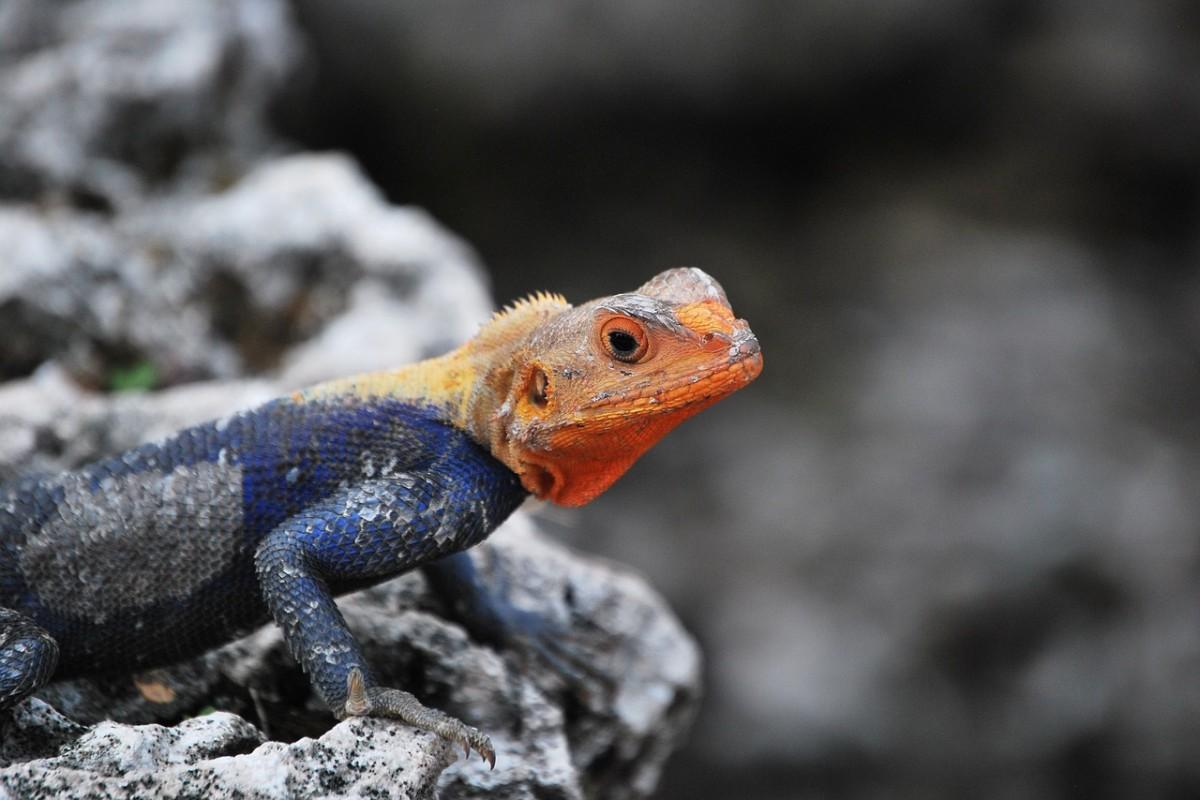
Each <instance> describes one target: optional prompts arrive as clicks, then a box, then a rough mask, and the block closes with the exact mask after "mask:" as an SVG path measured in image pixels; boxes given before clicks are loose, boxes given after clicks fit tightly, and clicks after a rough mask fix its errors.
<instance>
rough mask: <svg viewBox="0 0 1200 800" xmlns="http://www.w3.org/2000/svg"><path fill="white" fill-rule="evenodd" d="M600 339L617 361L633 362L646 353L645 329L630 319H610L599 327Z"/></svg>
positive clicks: (639, 359) (640, 358)
mask: <svg viewBox="0 0 1200 800" xmlns="http://www.w3.org/2000/svg"><path fill="white" fill-rule="evenodd" d="M600 339H601V341H603V342H604V347H605V349H606V350H607V351H608V354H609V355H611V356H612V357H613V358H615V359H617V360H618V361H625V362H627V363H633V362H635V361H641V360H642V358H643V357H644V356H645V355H646V350H647V347H648V341H647V338H646V331H645V330H644V329H643V328H642V326H641V325H638V324H637V323H636V322H634V321H633V320H631V319H627V318H624V317H622V318H618V319H610V320H608V321H607V322H605V323H604V325H603V327H601V329H600Z"/></svg>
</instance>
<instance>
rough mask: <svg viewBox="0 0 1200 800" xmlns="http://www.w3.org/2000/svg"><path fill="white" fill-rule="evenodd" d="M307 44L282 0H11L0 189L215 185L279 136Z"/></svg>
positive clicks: (99, 190) (120, 202) (0, 77)
mask: <svg viewBox="0 0 1200 800" xmlns="http://www.w3.org/2000/svg"><path fill="white" fill-rule="evenodd" d="M298 55H299V50H298V45H297V41H296V39H295V34H294V32H293V29H292V27H291V25H290V23H289V20H288V10H287V6H286V4H285V3H283V2H282V1H281V0H251V1H250V2H242V1H241V0H216V1H215V2H210V3H197V2H192V1H191V0H136V1H135V2H122V3H106V2H103V0H78V1H77V2H63V3H42V2H38V0H12V2H9V3H6V4H5V6H4V8H3V9H2V10H0V66H2V68H0V108H3V109H4V113H3V114H0V196H7V197H23V198H38V197H41V198H55V197H59V198H62V199H65V200H67V201H69V202H75V203H80V202H82V203H83V204H84V205H86V206H88V207H92V208H100V209H102V210H111V209H114V208H127V207H129V206H131V205H136V204H138V203H140V202H141V201H142V200H143V196H144V194H145V192H147V191H151V190H154V189H156V188H157V187H159V186H161V185H164V184H172V185H179V184H183V183H189V184H194V185H195V186H196V188H203V187H211V186H215V185H219V184H220V183H221V182H223V181H227V180H228V179H229V177H230V176H231V175H234V176H235V175H236V174H238V172H239V171H240V170H241V168H242V167H243V166H244V165H245V164H247V163H249V162H250V161H251V160H254V159H255V158H257V157H259V156H260V155H261V154H262V153H263V152H264V151H266V150H268V149H269V148H271V147H277V146H278V145H277V144H274V143H273V141H272V139H271V137H270V134H269V132H268V129H267V125H266V114H267V110H268V106H269V103H270V100H271V97H272V96H273V95H274V94H275V93H276V92H278V91H279V90H280V88H281V87H282V85H283V83H284V81H285V79H286V78H287V77H288V76H289V75H290V74H291V73H292V71H293V68H294V66H295V61H296V59H297V57H298Z"/></svg>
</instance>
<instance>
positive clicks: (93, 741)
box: [0, 700, 453, 800]
mask: <svg viewBox="0 0 1200 800" xmlns="http://www.w3.org/2000/svg"><path fill="white" fill-rule="evenodd" d="M17 714H18V720H17V721H16V722H15V724H19V725H20V726H21V727H22V729H23V730H24V731H25V732H26V733H29V732H30V731H31V730H35V729H36V730H41V729H46V730H53V729H54V728H56V727H64V726H70V724H71V723H69V722H68V721H66V720H64V719H63V718H62V717H61V716H60V715H58V714H57V712H55V711H54V710H53V709H52V708H51V707H50V706H48V705H46V704H44V703H41V702H40V701H38V700H31V701H29V703H27V704H26V705H25V706H24V707H23V708H21V709H19V710H18V712H17ZM452 757H453V755H452V754H451V753H450V752H449V748H448V747H441V746H437V745H434V746H428V745H427V744H426V743H424V742H421V741H420V740H419V739H416V738H414V737H405V736H403V734H402V733H401V732H399V731H397V730H395V729H394V728H389V727H388V726H385V725H381V724H380V723H378V722H377V721H374V720H363V719H360V720H350V721H348V722H345V723H342V724H341V725H338V726H337V727H335V728H333V729H332V730H330V731H329V732H328V733H327V734H325V735H324V736H322V737H321V738H320V739H316V740H313V739H301V740H299V741H296V742H293V743H291V744H283V743H281V742H264V741H263V737H262V734H261V733H259V732H258V730H256V729H255V728H254V726H253V725H251V724H250V723H248V722H246V721H245V720H244V719H242V718H240V717H238V716H236V715H234V714H229V713H225V712H221V711H216V712H213V713H211V714H207V715H205V716H201V717H194V718H191V719H187V720H184V721H183V722H181V723H179V724H178V725H175V726H173V727H163V726H161V725H124V724H121V723H117V722H101V723H99V724H97V725H95V726H93V727H91V728H89V729H87V730H85V731H82V732H80V733H78V734H77V735H76V736H75V737H73V738H72V739H71V740H70V741H69V742H66V743H64V744H61V745H60V746H59V748H58V751H57V753H55V754H54V755H50V756H47V757H43V758H38V759H34V760H29V761H19V762H17V763H13V764H10V765H9V766H6V767H4V768H2V769H0V796H3V797H14V798H29V797H61V798H130V797H157V798H177V797H178V798H182V797H242V798H255V799H256V800H258V799H259V798H264V799H265V798H289V797H302V798H307V797H335V798H336V797H364V796H367V797H397V798H425V797H431V796H432V794H433V789H434V786H435V785H436V781H437V778H438V775H439V774H440V773H441V771H442V770H443V769H444V768H445V765H446V763H447V762H448V761H449V760H450V759H451V758H452Z"/></svg>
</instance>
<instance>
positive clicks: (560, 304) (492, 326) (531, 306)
mask: <svg viewBox="0 0 1200 800" xmlns="http://www.w3.org/2000/svg"><path fill="white" fill-rule="evenodd" d="M570 307H571V304H570V303H568V302H567V298H565V297H563V296H562V295H561V294H552V293H550V292H534V293H533V294H531V295H529V296H527V297H522V298H520V299H519V300H514V301H513V302H511V303H509V304H508V305H506V306H505V307H504V308H502V309H500V310H499V311H497V312H496V313H494V314H492V318H491V319H489V320H488V321H487V322H486V323H484V325H483V328H482V329H481V330H480V331H479V336H478V337H477V338H478V339H479V340H484V341H489V342H502V341H503V340H505V339H509V338H512V337H513V336H515V335H517V334H518V333H520V332H523V331H527V330H528V329H529V328H531V327H532V326H533V325H536V324H538V323H539V322H541V321H543V320H545V319H548V318H550V317H552V316H555V315H557V314H560V313H561V312H563V311H565V310H566V309H568V308H570Z"/></svg>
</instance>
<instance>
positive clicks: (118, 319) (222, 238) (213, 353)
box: [0, 155, 490, 386]
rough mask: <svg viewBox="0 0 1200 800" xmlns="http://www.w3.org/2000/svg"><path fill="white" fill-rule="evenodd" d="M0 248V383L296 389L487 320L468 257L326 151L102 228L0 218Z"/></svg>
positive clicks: (32, 217) (44, 217)
mask: <svg viewBox="0 0 1200 800" xmlns="http://www.w3.org/2000/svg"><path fill="white" fill-rule="evenodd" d="M0 241H3V242H5V244H6V247H7V251H8V254H9V257H8V261H7V263H6V269H4V270H3V271H0V310H2V311H3V313H2V314H0V364H2V365H3V367H2V368H0V377H13V376H16V375H20V374H26V373H28V372H29V371H30V370H32V369H33V368H34V367H36V365H37V364H39V363H41V362H42V361H44V360H46V359H49V358H56V359H58V360H59V361H60V363H61V364H62V365H63V366H64V367H65V368H66V369H68V370H69V371H70V372H71V373H72V374H73V375H74V376H75V378H76V380H79V381H82V382H85V383H89V384H92V385H104V384H106V383H107V382H108V381H110V380H111V376H112V375H113V374H114V373H115V372H116V371H118V370H119V369H121V368H128V367H129V366H130V365H136V364H140V363H145V364H149V365H150V366H151V367H152V369H153V372H154V375H155V376H156V380H157V381H158V382H159V383H162V384H168V385H169V384H174V383H178V382H181V381H185V380H195V379H198V378H204V377H229V376H233V375H236V374H240V373H243V372H245V371H247V370H255V371H261V370H263V369H268V368H273V367H278V368H281V369H282V371H283V375H282V380H283V381H284V383H285V384H287V385H289V386H295V385H301V384H306V383H311V382H314V381H317V380H320V379H322V378H327V377H331V376H333V375H335V374H347V373H349V372H355V371H365V370H370V369H380V368H383V367H385V366H394V365H396V364H401V363H405V362H408V361H412V360H415V359H418V358H421V357H425V356H428V355H430V354H433V353H435V352H440V351H443V350H446V349H448V348H449V346H450V345H451V344H454V343H457V342H459V341H462V340H463V339H466V338H468V337H469V336H470V335H471V334H472V333H473V332H474V331H475V329H476V326H477V325H478V323H479V322H480V321H481V320H483V319H486V317H487V314H488V313H489V312H488V310H489V308H490V301H489V299H488V296H487V293H486V290H485V288H484V285H483V281H482V278H481V275H482V272H481V270H480V268H479V267H478V264H477V261H476V258H475V256H474V254H473V252H472V251H471V250H470V248H469V247H467V246H466V245H465V244H464V243H463V242H462V241H461V240H459V239H458V238H457V237H454V236H453V235H451V234H450V233H448V232H447V231H445V230H444V229H443V228H441V227H440V226H439V225H437V223H436V222H434V221H433V220H432V219H431V218H430V217H429V216H428V215H427V214H425V213H424V212H422V211H420V210H419V209H413V208H399V207H395V206H391V205H389V204H388V203H387V202H386V201H385V200H384V199H383V198H382V197H381V196H380V195H379V193H378V192H377V191H376V190H375V189H374V188H373V187H371V186H370V184H369V183H368V182H367V181H366V179H365V178H364V177H363V175H362V174H361V172H359V170H358V169H357V168H356V167H355V166H354V165H353V163H352V162H350V161H349V160H348V159H346V158H344V157H341V156H337V155H297V156H289V157H282V158H279V159H276V160H273V161H266V162H264V163H262V164H261V165H260V166H259V167H257V168H256V169H254V170H252V171H251V172H250V173H248V174H247V175H246V176H245V177H244V178H243V179H242V180H241V181H239V182H237V183H236V184H234V185H233V186H232V187H231V188H230V189H229V190H228V191H225V192H223V193H221V194H217V195H211V196H202V197H184V198H177V199H175V200H171V201H168V200H165V199H163V200H161V201H160V202H159V203H158V204H156V205H155V206H153V207H148V208H146V209H144V210H141V211H137V212H130V213H127V214H122V215H120V216H119V217H117V218H116V219H114V220H108V219H102V218H98V217H96V216H95V215H89V214H85V213H79V212H72V211H68V210H65V209H64V210H58V211H49V212H47V211H45V210H42V209H37V208H34V207H32V206H7V207H4V206H0ZM326 323H330V324H329V325H328V327H325V326H326ZM318 332H320V334H321V336H322V337H323V338H322V340H321V341H316V340H314V341H312V342H308V343H306V345H305V346H304V347H303V348H300V349H299V350H297V351H296V352H294V353H289V354H287V359H286V361H284V360H283V359H284V354H285V352H286V350H287V347H288V345H290V344H294V343H297V342H301V341H305V340H307V339H310V338H313V337H316V336H317V334H318ZM330 353H335V354H336V355H334V356H333V357H330V355H329V354H330Z"/></svg>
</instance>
